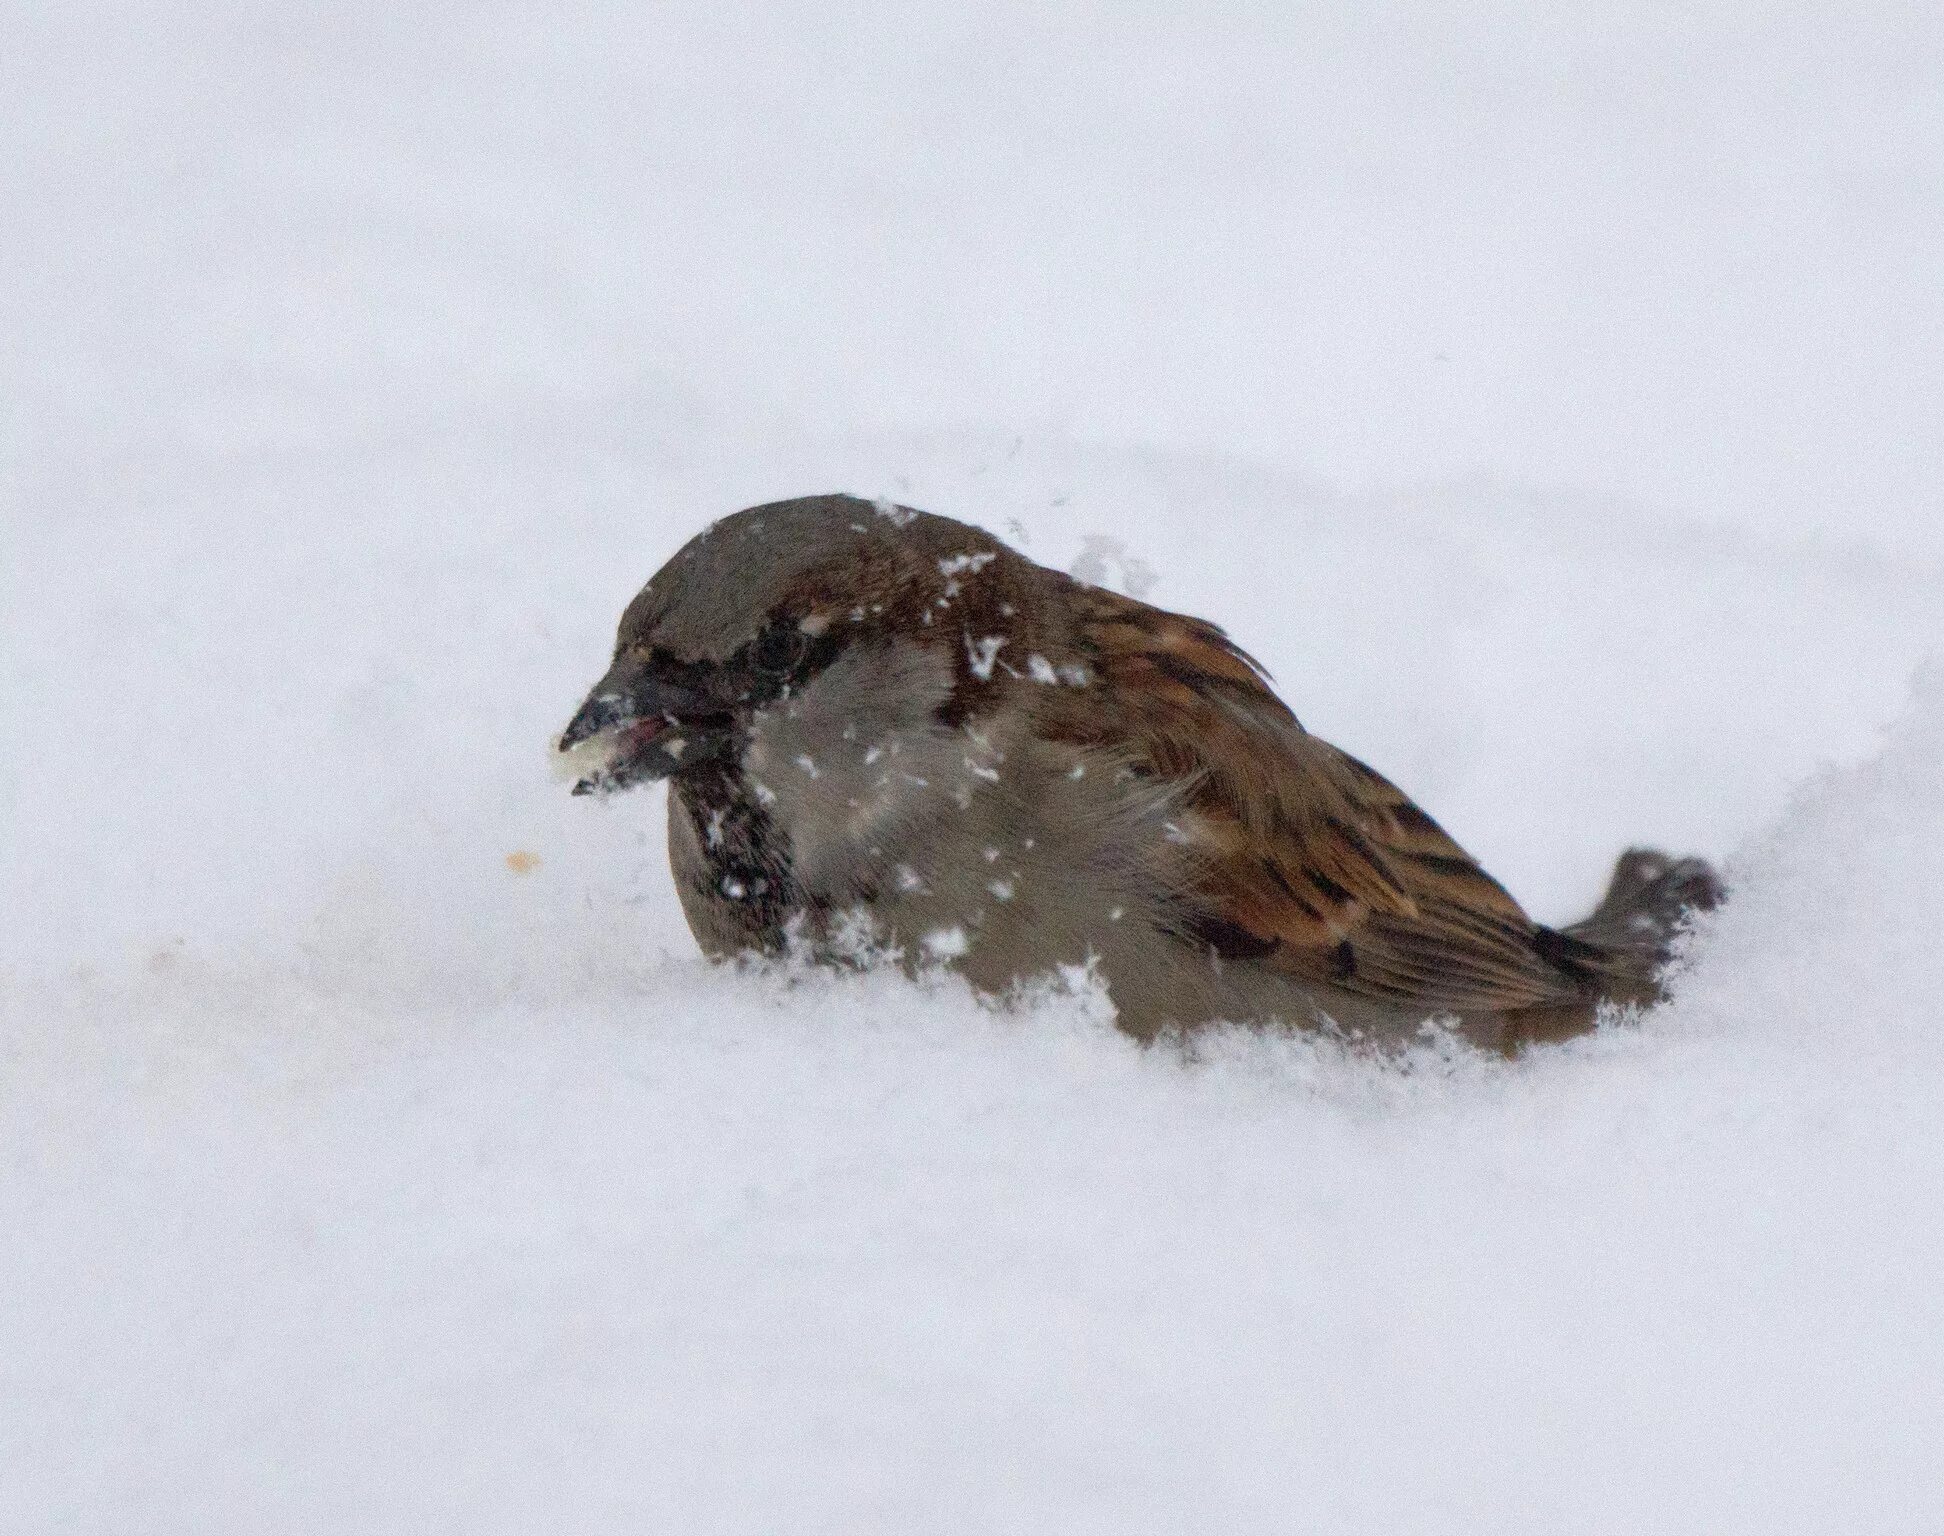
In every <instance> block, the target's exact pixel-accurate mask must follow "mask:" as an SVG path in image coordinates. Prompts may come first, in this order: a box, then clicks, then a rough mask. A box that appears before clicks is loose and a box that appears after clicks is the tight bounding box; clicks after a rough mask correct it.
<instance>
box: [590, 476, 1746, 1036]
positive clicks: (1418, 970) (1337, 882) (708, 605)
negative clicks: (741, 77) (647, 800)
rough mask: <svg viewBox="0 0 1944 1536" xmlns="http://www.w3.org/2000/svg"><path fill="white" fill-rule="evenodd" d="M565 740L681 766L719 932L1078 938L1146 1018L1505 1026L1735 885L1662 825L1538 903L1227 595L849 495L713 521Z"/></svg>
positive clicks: (604, 776) (1557, 1008)
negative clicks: (1369, 743) (1208, 594)
mask: <svg viewBox="0 0 1944 1536" xmlns="http://www.w3.org/2000/svg"><path fill="white" fill-rule="evenodd" d="M556 745H557V748H558V750H559V751H560V752H561V753H562V754H563V755H564V762H565V764H566V765H567V767H568V769H569V771H570V773H571V774H572V776H573V777H574V779H575V786H574V787H575V792H576V793H581V794H588V793H593V794H609V793H614V792H617V791H622V790H626V789H629V788H632V787H634V786H637V785H640V784H644V783H648V782H651V781H655V780H666V781H667V782H668V785H669V789H670V793H669V796H668V849H669V862H670V865H671V867H672V870H673V873H674V877H675V886H676V891H677V893H678V895H679V898H680V900H681V904H682V909H683V912H684V914H685V916H686V917H687V919H688V924H689V927H690V929H691V930H692V931H693V933H694V935H695V938H696V940H697V942H698V943H699V944H700V946H701V948H702V949H703V950H704V951H705V952H706V953H707V954H709V955H711V956H719V957H726V956H733V955H737V954H741V953H745V952H750V951H755V952H758V953H762V954H778V953H782V952H786V951H789V952H797V953H803V954H808V955H810V956H812V957H813V958H815V959H818V960H821V961H825V962H828V963H831V964H839V965H842V964H855V963H858V962H859V961H860V959H862V958H864V957H866V956H869V955H882V954H890V955H895V956H897V957H898V958H899V959H900V960H901V961H902V963H903V964H905V965H906V966H908V967H911V968H913V969H917V968H922V967H926V966H942V967H946V968H949V969H951V970H954V971H957V972H959V973H960V974H962V975H963V976H964V977H966V978H967V979H968V980H969V981H970V982H971V983H972V985H973V986H974V987H975V988H977V989H979V990H980V991H982V992H984V993H988V994H994V995H999V996H1004V995H1008V994H1010V993H1012V992H1014V990H1015V989H1016V988H1018V987H1020V986H1021V985H1022V984H1025V983H1028V982H1031V981H1032V980H1034V979H1035V978H1038V977H1043V976H1048V975H1059V974H1068V975H1071V974H1072V973H1071V972H1069V971H1067V969H1066V968H1069V967H1081V968H1084V970H1085V971H1086V972H1088V973H1091V974H1092V975H1094V976H1096V977H1098V979H1099V980H1100V981H1101V982H1102V983H1103V984H1104V986H1105V988H1106V991H1107V994H1108V996H1109V998H1110V1000H1111V1002H1112V1004H1113V1007H1114V1010H1115V1014H1116V1018H1117V1021H1118V1023H1119V1025H1120V1027H1121V1028H1123V1029H1124V1030H1126V1031H1127V1032H1128V1033H1130V1034H1132V1035H1134V1036H1135V1037H1137V1038H1139V1039H1142V1040H1150V1039H1153V1038H1154V1037H1155V1036H1157V1035H1159V1034H1161V1033H1163V1032H1164V1031H1167V1032H1177V1033H1178V1032H1182V1031H1186V1030H1190V1029H1192V1028H1194V1027H1195V1026H1197V1025H1201V1024H1204V1023H1207V1022H1210V1021H1217V1020H1220V1021H1236V1022H1262V1023H1268V1022H1280V1023H1283V1024H1287V1025H1292V1026H1296V1027H1301V1028H1313V1029H1321V1030H1325V1031H1329V1032H1333V1033H1335V1034H1338V1035H1340V1036H1343V1037H1346V1038H1349V1039H1353V1040H1361V1041H1371V1042H1377V1043H1391V1044H1394V1043H1403V1042H1408V1041H1409V1040H1410V1039H1411V1038H1413V1037H1415V1036H1416V1035H1417V1034H1418V1033H1419V1031H1420V1030H1421V1029H1422V1028H1423V1027H1424V1026H1425V1025H1426V1023H1427V1021H1442V1022H1443V1024H1444V1025H1445V1026H1446V1027H1450V1028H1453V1029H1456V1030H1457V1031H1459V1032H1460V1033H1462V1034H1463V1035H1464V1036H1466V1037H1467V1038H1469V1039H1471V1040H1473V1041H1474V1042H1476V1043H1477V1044H1479V1045H1480V1046H1482V1047H1485V1048H1487V1049H1496V1050H1502V1051H1506V1052H1515V1051H1517V1050H1519V1049H1521V1048H1522V1047H1524V1046H1527V1045H1530V1044H1533V1043H1536V1042H1540V1041H1548V1040H1556V1039H1562V1038H1565V1037H1567V1036H1570V1035H1573V1034H1577V1033H1580V1032H1582V1031H1585V1030H1588V1029H1590V1028H1592V1027H1593V1026H1594V1024H1595V1022H1596V1018H1597V1016H1598V1013H1599V1010H1600V1005H1601V1004H1603V1003H1611V1004H1620V1005H1629V1004H1631V1005H1647V1004H1651V1003H1653V1002H1655V1001H1657V1000H1659V999H1660V997H1661V995H1662V991H1661V982H1660V979H1659V977H1660V973H1661V971H1662V969H1663V968H1664V966H1665V964H1666V962H1667V960H1668V957H1669V952H1670V946H1671V944H1672V941H1673V940H1674V937H1675V935H1676V933H1677V931H1678V929H1679V928H1680V926H1681V923H1682V919H1683V914H1684V913H1686V912H1688V911H1690V910H1702V909H1706V908H1708V907H1711V906H1713V905H1714V904H1715V903H1716V902H1717V901H1719V900H1720V898H1721V894H1722V887H1721V883H1720V881H1719V880H1718V878H1717V877H1716V875H1715V872H1714V871H1713V870H1712V869H1711V868H1710V867H1709V866H1708V865H1707V864H1706V863H1705V862H1703V861H1702V860H1699V859H1675V858H1670V857H1668V856H1666V855H1664V854H1661V853H1657V852H1655V851H1653V850H1649V849H1640V848H1637V849H1632V850H1629V851H1628V852H1627V853H1625V854H1624V855H1623V856H1622V857H1621V859H1620V860H1619V863H1618V865H1617V867H1616V869H1615V871H1614V874H1613V877H1612V880H1611V883H1610V885H1609V887H1608V889H1607V893H1606V895H1605V897H1604V899H1603V900H1602V901H1601V902H1600V904H1599V906H1598V907H1597V908H1596V909H1595V911H1594V912H1593V913H1592V914H1591V915H1590V916H1589V917H1587V918H1586V919H1585V920H1583V921H1581V922H1578V923H1575V924H1572V925H1571V926H1568V927H1565V928H1550V927H1547V926H1545V925H1544V924H1542V923H1538V922H1535V921H1533V919H1532V918H1531V917H1529V916H1528V915H1527V914H1526V912H1525V911H1524V910H1523V909H1522V908H1521V907H1520V906H1519V904H1518V902H1516V901H1515V900H1513V898H1512V897H1511V896H1510V895H1509V894H1508V893H1507V892H1506V890H1505V888H1504V887H1503V886H1502V885H1500V884H1499V883H1498V881H1496V880H1494V879H1493V878H1492V877H1491V876H1490V875H1489V874H1487V873H1486V872H1485V871H1484V870H1483V869H1481V868H1480V867H1479V865H1478V863H1477V861H1476V860H1474V859H1473V858H1472V857H1471V856H1470V855H1469V854H1467V853H1466V852H1465V850H1464V849H1462V848H1461V847H1459V846H1458V844H1457V843H1456V842H1454V841H1453V840H1452V839H1451V838H1450V837H1449V836H1448V835H1447V834H1446V833H1445V831H1444V830H1443V829H1442V828H1441V827H1440V826H1439V825H1438V824H1437V822H1435V821H1434V820H1432V818H1431V817H1430V816H1429V815H1427V814H1426V813H1425V812H1424V811H1423V810H1421V809H1420V808H1419V807H1418V806H1417V804H1416V803H1415V802H1414V801H1412V800H1411V798H1410V797H1409V796H1408V795H1406V794H1404V793H1403V791H1401V790H1399V789H1398V788H1397V787H1396V786H1395V785H1393V784H1392V783H1391V782H1390V781H1389V780H1388V779H1386V778H1384V777H1383V776H1382V775H1381V774H1379V773H1377V772H1376V771H1375V770H1373V769H1371V768H1369V767H1366V766H1365V765H1364V764H1363V763H1360V762H1358V761H1357V760H1356V759H1355V758H1354V757H1351V756H1350V755H1348V754H1347V753H1344V752H1341V751H1339V750H1338V749H1337V748H1335V747H1333V746H1331V745H1330V744H1329V743H1328V742H1326V741H1324V740H1322V739H1321V738H1320V737H1317V736H1313V735H1311V734H1310V733H1309V732H1308V731H1306V730H1304V729H1303V727H1302V725H1301V724H1299V723H1298V721H1297V718H1296V716H1295V715H1294V714H1293V713H1291V711H1290V709H1289V708H1288V706H1287V705H1285V704H1284V703H1283V702H1282V700H1281V699H1280V698H1278V697H1277V696H1276V694H1275V692H1274V691H1272V689H1271V686H1270V681H1269V678H1268V675H1267V674H1266V673H1265V672H1264V670H1263V669H1262V668H1261V667H1260V666H1259V665H1258V664H1257V663H1256V662H1255V661H1254V660H1252V659H1251V658H1250V657H1249V656H1248V655H1247V654H1246V653H1245V652H1244V651H1242V650H1241V649H1239V648H1238V647H1237V646H1236V645H1235V644H1234V642H1232V641H1231V640H1230V639H1229V637H1228V636H1227V635H1226V634H1225V633H1224V632H1223V631H1222V630H1221V629H1219V628H1217V627H1216V626H1215V625H1214V624H1211V623H1209V622H1207V621H1206V620H1203V619H1197V618H1191V617H1188V616H1187V615H1185V614H1179V613H1170V612H1167V611H1165V610H1163V609H1160V608H1155V607H1151V606H1150V605H1148V604H1146V603H1143V602H1138V601H1136V600H1135V599H1133V598H1131V597H1126V596H1122V595H1121V594H1119V593H1117V592H1113V591H1109V590H1107V589H1105V588H1102V587H1097V586H1090V585H1088V584H1086V583H1084V582H1081V581H1077V580H1075V579H1073V578H1072V577H1070V576H1067V575H1064V574H1062V573H1061V572H1059V571H1056V570H1052V569H1049V568H1047V567H1045V566H1042V565H1039V564H1036V563H1035V562H1034V561H1032V560H1030V559H1028V558H1027V557H1026V556H1024V555H1022V554H1020V553H1019V552H1018V551H1017V550H1014V549H1012V548H1009V547H1008V546H1007V545H1006V544H1004V543H1002V542H1001V541H1000V540H998V539H996V538H994V537H993V536H992V535H991V534H989V533H987V532H985V531H984V530H983V529H980V528H976V527H973V526H970V525H968V524H966V523H962V522H957V521H955V520H953V519H951V518H948V517H939V516H934V515H931V514H928V513H925V512H920V511H916V510H914V509H912V508H908V507H902V506H896V505H893V504H891V503H888V502H873V501H866V500H862V499H859V498H857V497H853V496H844V495H829V496H812V497H804V498H800V499H796V500H790V501H779V502H774V503H770V504H768V505H765V506H759V507H752V508H750V509H748V510H746V511H742V512H738V513H735V514H734V515H732V516H729V517H725V518H723V519H721V520H720V521H718V522H716V523H714V524H712V525H711V526H710V527H708V528H707V529H705V530H704V531H703V532H701V533H700V534H698V535H696V536H695V538H693V539H692V540H690V541H689V543H688V544H687V545H685V546H684V547H683V548H682V549H681V550H680V551H679V552H678V553H677V554H676V555H675V556H674V557H673V558H672V559H671V560H669V562H668V563H667V564H666V565H664V566H663V567H662V568H661V570H659V571H658V572H656V573H655V575H654V577H653V579H652V580H650V581H649V583H648V584H647V585H646V586H645V587H643V588H642V589H641V591H640V593H639V594H638V595H637V596H636V597H635V598H634V600H633V601H632V602H630V603H629V604H628V606H627V609H626V611H625V612H624V613H623V614H622V616H621V622H620V627H619V632H618V635H617V639H616V644H615V650H614V657H613V661H612V664H611V665H610V666H609V667H608V669H607V671H606V673H605V675H603V676H602V677H601V679H600V681H599V682H597V683H596V684H595V685H594V687H593V688H592V690H591V691H590V692H589V693H588V695H587V698H586V700H585V702H583V703H582V704H581V706H580V708H579V710H578V711H577V712H576V713H575V714H574V716H573V718H572V720H571V721H570V722H569V723H568V725H567V727H566V729H565V731H564V732H563V733H562V734H561V735H560V736H559V738H558V739H557V743H556Z"/></svg>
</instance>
